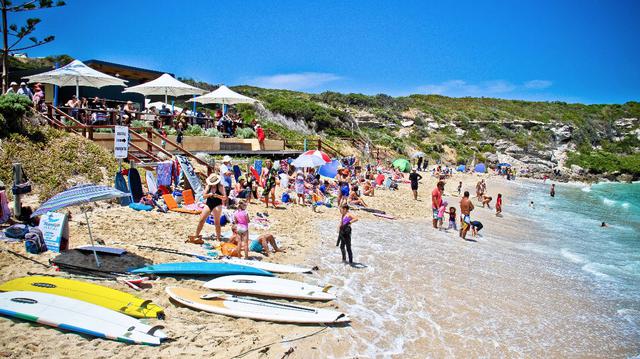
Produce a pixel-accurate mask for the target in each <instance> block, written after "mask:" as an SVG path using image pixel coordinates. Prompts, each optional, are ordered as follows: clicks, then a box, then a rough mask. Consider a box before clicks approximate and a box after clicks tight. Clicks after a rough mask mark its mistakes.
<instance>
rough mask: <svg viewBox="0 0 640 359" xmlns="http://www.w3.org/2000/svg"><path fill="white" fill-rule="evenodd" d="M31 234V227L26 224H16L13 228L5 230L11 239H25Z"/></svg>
mask: <svg viewBox="0 0 640 359" xmlns="http://www.w3.org/2000/svg"><path fill="white" fill-rule="evenodd" d="M28 232H29V227H28V226H27V225H25V224H14V225H13V226H11V227H9V228H7V229H5V230H4V234H5V235H6V236H7V237H9V238H15V239H24V236H25V235H26V234H27V233H28Z"/></svg>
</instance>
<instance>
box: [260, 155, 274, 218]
mask: <svg viewBox="0 0 640 359" xmlns="http://www.w3.org/2000/svg"><path fill="white" fill-rule="evenodd" d="M277 178H278V171H276V169H275V168H273V162H271V160H267V161H266V162H265V163H264V168H263V169H262V181H263V183H264V190H263V191H262V196H264V204H265V206H266V208H269V198H271V204H272V205H273V208H276V183H277Z"/></svg>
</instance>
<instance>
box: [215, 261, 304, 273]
mask: <svg viewBox="0 0 640 359" xmlns="http://www.w3.org/2000/svg"><path fill="white" fill-rule="evenodd" d="M222 261H223V262H226V263H233V264H238V265H241V266H247V267H253V268H258V269H262V270H266V271H268V272H271V273H307V272H311V268H304V267H296V266H290V265H287V264H278V263H271V262H265V261H258V260H246V259H240V258H222Z"/></svg>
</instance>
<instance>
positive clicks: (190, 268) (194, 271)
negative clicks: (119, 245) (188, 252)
mask: <svg viewBox="0 0 640 359" xmlns="http://www.w3.org/2000/svg"><path fill="white" fill-rule="evenodd" d="M129 272H130V273H149V274H168V275H215V276H222V275H234V274H246V275H262V276H267V277H272V276H273V274H272V273H270V272H267V271H265V270H262V269H258V268H253V267H247V266H241V265H237V264H231V263H223V262H177V263H160V264H154V265H150V266H146V267H142V268H138V269H133V270H129Z"/></svg>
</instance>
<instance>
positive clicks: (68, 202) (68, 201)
mask: <svg viewBox="0 0 640 359" xmlns="http://www.w3.org/2000/svg"><path fill="white" fill-rule="evenodd" d="M129 196H130V194H129V193H125V192H122V191H119V190H117V189H115V188H113V187H108V186H99V185H95V184H81V185H77V186H74V187H71V188H69V189H68V190H66V191H64V192H60V193H58V194H56V195H55V196H53V197H51V198H50V199H49V200H47V201H46V202H44V203H43V204H42V205H40V208H38V209H37V210H36V211H35V212H33V214H32V215H31V217H32V218H33V217H36V216H41V215H43V214H45V213H47V212H53V211H57V210H59V209H62V208H66V207H71V206H77V205H81V204H87V203H91V202H97V201H105V200H109V199H115V198H120V197H129ZM82 212H83V213H84V217H85V219H86V220H87V230H88V231H89V239H90V240H91V246H92V247H93V246H94V244H93V236H92V235H91V226H90V225H89V217H88V216H87V212H86V211H85V210H84V208H83V209H82ZM93 256H94V257H95V259H96V265H97V266H98V267H100V261H99V260H98V254H97V253H96V251H95V250H94V251H93Z"/></svg>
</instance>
